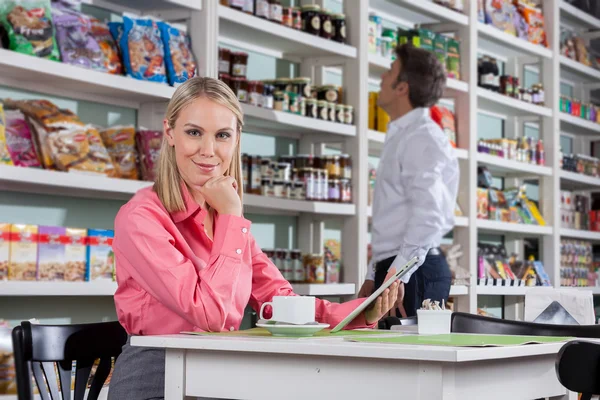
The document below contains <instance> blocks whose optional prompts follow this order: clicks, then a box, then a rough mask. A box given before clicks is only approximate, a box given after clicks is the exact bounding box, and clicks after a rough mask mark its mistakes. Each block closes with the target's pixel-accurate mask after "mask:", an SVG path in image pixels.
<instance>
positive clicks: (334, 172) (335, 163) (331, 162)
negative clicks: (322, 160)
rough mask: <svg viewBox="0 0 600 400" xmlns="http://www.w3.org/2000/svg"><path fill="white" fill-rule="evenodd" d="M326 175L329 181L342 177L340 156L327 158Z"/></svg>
mask: <svg viewBox="0 0 600 400" xmlns="http://www.w3.org/2000/svg"><path fill="white" fill-rule="evenodd" d="M326 166H327V173H328V174H329V177H330V178H331V179H339V178H341V177H342V170H341V162H340V156H338V155H335V156H329V157H327V161H326Z"/></svg>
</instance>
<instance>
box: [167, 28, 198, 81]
mask: <svg viewBox="0 0 600 400" xmlns="http://www.w3.org/2000/svg"><path fill="white" fill-rule="evenodd" d="M158 27H159V29H160V35H161V37H162V41H163V44H164V49H165V65H166V66H167V74H168V77H169V83H170V84H171V85H173V86H175V87H177V86H178V85H180V84H182V83H183V82H185V81H187V80H188V79H190V78H193V77H194V76H196V75H197V74H198V72H197V70H196V61H195V60H194V55H193V54H192V49H191V45H190V40H189V36H187V35H186V33H185V32H184V31H183V30H181V29H177V28H176V27H174V26H173V25H169V24H167V23H165V22H158Z"/></svg>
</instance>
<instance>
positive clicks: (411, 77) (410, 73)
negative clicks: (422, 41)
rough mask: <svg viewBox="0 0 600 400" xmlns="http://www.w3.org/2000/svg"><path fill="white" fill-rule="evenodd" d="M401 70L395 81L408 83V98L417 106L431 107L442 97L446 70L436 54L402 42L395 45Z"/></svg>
mask: <svg viewBox="0 0 600 400" xmlns="http://www.w3.org/2000/svg"><path fill="white" fill-rule="evenodd" d="M396 58H397V59H399V60H400V64H401V70H400V73H399V74H398V77H397V83H400V82H406V83H408V86H409V89H408V100H409V101H410V104H411V105H412V106H413V107H415V108H417V107H431V106H433V105H434V104H436V103H437V102H438V101H439V99H440V98H441V97H442V94H443V92H444V87H445V86H446V71H445V70H444V66H443V65H442V64H440V62H439V60H438V59H437V58H436V56H435V55H434V54H433V53H432V52H430V51H427V50H425V49H420V48H418V47H414V46H413V45H412V44H403V45H401V46H398V47H396Z"/></svg>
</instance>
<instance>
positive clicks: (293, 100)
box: [287, 92, 300, 114]
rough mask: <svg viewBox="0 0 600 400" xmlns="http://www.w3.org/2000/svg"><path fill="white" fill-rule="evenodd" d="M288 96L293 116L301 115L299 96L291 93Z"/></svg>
mask: <svg viewBox="0 0 600 400" xmlns="http://www.w3.org/2000/svg"><path fill="white" fill-rule="evenodd" d="M287 96H288V98H289V111H290V112H291V113H292V114H300V103H299V101H298V95H297V94H296V93H292V92H289V93H288V94H287Z"/></svg>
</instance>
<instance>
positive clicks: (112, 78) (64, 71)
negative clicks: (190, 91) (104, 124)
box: [0, 49, 175, 107]
mask: <svg viewBox="0 0 600 400" xmlns="http://www.w3.org/2000/svg"><path fill="white" fill-rule="evenodd" d="M19 82H26V83H27V84H28V85H34V87H39V88H40V90H39V91H43V92H48V91H50V92H51V89H49V88H54V89H57V88H58V89H60V91H68V92H70V93H72V94H73V96H83V98H84V99H86V100H92V101H99V102H102V103H107V104H115V99H119V100H124V101H127V102H131V103H133V104H132V105H134V106H137V107H139V104H141V103H149V102H166V101H169V99H170V98H171V96H172V95H173V93H174V92H175V89H174V88H173V87H171V86H169V85H167V84H160V83H155V82H146V81H140V80H137V79H133V78H128V77H126V76H120V75H112V74H109V73H104V72H98V71H92V70H89V69H85V68H81V67H77V66H74V65H70V64H64V63H61V62H58V61H50V60H46V59H42V58H38V57H33V56H28V55H25V54H21V53H17V52H15V51H11V50H6V49H0V84H6V85H8V86H12V85H15V84H19ZM44 88H45V89H44ZM32 89H33V88H32ZM57 95H58V94H57Z"/></svg>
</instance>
